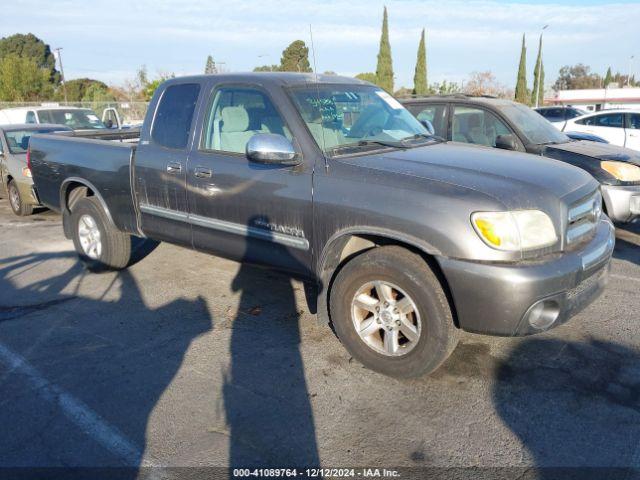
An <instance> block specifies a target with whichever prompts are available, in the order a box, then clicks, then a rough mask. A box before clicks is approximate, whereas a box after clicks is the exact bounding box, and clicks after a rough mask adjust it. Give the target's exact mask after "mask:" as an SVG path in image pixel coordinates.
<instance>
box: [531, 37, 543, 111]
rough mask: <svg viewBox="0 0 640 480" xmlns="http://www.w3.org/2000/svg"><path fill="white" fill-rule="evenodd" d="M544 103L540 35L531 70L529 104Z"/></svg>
mask: <svg viewBox="0 0 640 480" xmlns="http://www.w3.org/2000/svg"><path fill="white" fill-rule="evenodd" d="M542 103H544V65H543V64H542V35H540V43H539V44H538V58H537V59H536V66H535V69H534V70H533V90H532V92H531V105H536V106H538V105H539V104H542Z"/></svg>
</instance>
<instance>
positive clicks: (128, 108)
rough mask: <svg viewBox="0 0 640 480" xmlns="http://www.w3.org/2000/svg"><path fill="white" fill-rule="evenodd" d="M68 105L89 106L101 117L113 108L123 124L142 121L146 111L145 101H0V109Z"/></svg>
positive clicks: (146, 104) (133, 123)
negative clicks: (108, 109)
mask: <svg viewBox="0 0 640 480" xmlns="http://www.w3.org/2000/svg"><path fill="white" fill-rule="evenodd" d="M52 106H68V107H81V108H90V109H91V110H93V111H94V112H96V113H97V114H98V116H99V117H102V112H103V111H104V109H105V108H115V109H116V110H117V111H118V115H120V119H121V121H122V123H123V124H125V125H135V124H139V123H142V121H143V120H144V116H145V114H146V113H147V107H148V106H149V104H148V103H147V102H68V103H65V102H0V109H3V108H15V107H52Z"/></svg>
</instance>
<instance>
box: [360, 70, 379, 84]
mask: <svg viewBox="0 0 640 480" xmlns="http://www.w3.org/2000/svg"><path fill="white" fill-rule="evenodd" d="M356 78H357V79H358V80H364V81H365V82H369V83H375V84H377V83H378V79H377V78H376V74H375V73H372V72H366V73H359V74H357V75H356Z"/></svg>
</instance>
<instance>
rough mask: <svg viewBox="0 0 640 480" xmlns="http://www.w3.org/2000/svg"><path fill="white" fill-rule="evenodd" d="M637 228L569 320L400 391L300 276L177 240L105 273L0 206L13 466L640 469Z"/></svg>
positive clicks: (3, 402) (4, 383) (40, 217)
mask: <svg viewBox="0 0 640 480" xmlns="http://www.w3.org/2000/svg"><path fill="white" fill-rule="evenodd" d="M639 232H640V228H638V227H635V228H629V229H625V230H620V231H619V232H618V243H617V246H616V251H615V258H614V260H613V264H612V271H611V277H610V281H609V285H608V287H607V290H606V292H605V293H604V295H603V296H602V297H601V298H600V299H599V300H598V301H597V302H596V303H594V304H593V305H591V306H590V307H589V308H588V309H586V310H585V311H584V312H582V313H581V314H580V315H579V316H577V317H575V318H574V319H573V320H572V321H570V322H569V323H568V324H566V325H563V326H561V327H558V328H557V329H555V330H552V331H551V332H549V333H545V334H542V335H538V336H534V337H528V338H519V339H514V338H491V337H484V336H479V335H471V334H465V335H464V336H463V337H462V340H461V342H460V344H459V346H458V347H457V349H456V351H455V352H454V354H453V355H452V357H451V358H450V359H449V360H448V361H447V362H446V363H445V364H444V366H443V367H442V368H441V369H440V370H438V371H437V372H436V373H434V374H433V375H431V376H430V377H425V378H420V379H416V380H409V381H407V380H402V381H400V380H394V379H391V378H387V377H384V376H381V375H379V374H376V373H373V372H371V371H369V370H366V369H364V368H363V367H362V366H361V365H359V364H358V363H357V362H356V361H354V360H352V359H350V358H349V355H348V354H347V353H346V351H345V350H344V349H343V348H342V347H341V345H340V342H339V341H338V340H337V339H336V337H335V336H334V335H333V334H332V332H331V330H330V329H329V328H328V327H327V326H321V325H318V324H317V322H316V320H315V317H314V316H313V315H311V314H309V313H308V312H307V307H306V304H305V302H304V295H303V287H302V285H301V284H300V283H298V282H296V281H292V280H291V279H289V278H287V277H286V276H282V275H280V274H277V273H275V272H271V271H266V270H259V269H254V268H252V267H247V266H241V265H239V264H236V263H233V262H229V261H226V260H222V259H219V258H215V257H212V256H207V255H204V254H200V253H196V252H193V251H190V250H188V249H184V248H179V247H175V246H172V245H168V244H161V245H159V246H158V247H157V248H156V249H155V250H154V251H152V252H151V253H150V254H149V255H148V256H147V257H146V258H145V259H143V260H142V261H140V262H139V263H137V264H136V265H134V266H132V267H131V268H130V269H128V270H126V271H122V272H117V273H103V274H93V273H90V272H87V271H85V270H84V269H83V268H82V266H81V265H80V264H79V262H78V261H77V259H76V255H75V252H74V251H73V245H72V242H71V241H69V240H67V239H65V238H64V236H63V233H62V228H61V221H60V218H59V217H58V216H57V215H56V214H54V213H52V212H42V213H38V214H36V215H34V216H31V217H25V218H19V217H16V216H14V215H13V214H12V213H11V211H10V210H9V208H8V207H7V205H6V199H2V200H1V201H0V286H1V288H0V425H1V426H2V428H0V466H2V467H7V466H27V467H31V466H154V465H158V466H228V465H232V466H249V465H256V466H267V465H279V466H294V465H298V466H301V465H308V466H319V465H322V466H325V467H346V466H360V467H373V466H379V467H385V466H386V467H400V466H421V465H429V466H446V467H451V466H480V467H482V466H490V467H495V466H515V467H545V466H554V467H557V466H605V467H610V466H618V467H629V466H633V467H636V468H637V467H640V335H639V334H638V332H639V329H638V323H639V321H640V234H639Z"/></svg>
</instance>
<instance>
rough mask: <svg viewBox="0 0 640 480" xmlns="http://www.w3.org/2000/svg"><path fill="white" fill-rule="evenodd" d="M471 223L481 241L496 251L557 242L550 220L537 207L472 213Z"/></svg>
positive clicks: (540, 246)
mask: <svg viewBox="0 0 640 480" xmlns="http://www.w3.org/2000/svg"><path fill="white" fill-rule="evenodd" d="M471 223H472V224H473V228H474V229H475V230H476V232H477V234H478V235H479V236H480V238H481V239H482V240H483V241H484V243H486V244H487V245H489V246H490V247H492V248H496V249H498V250H505V251H509V252H517V251H525V250H535V249H538V248H543V247H548V246H549V245H553V244H554V243H556V242H557V241H558V237H557V235H556V229H555V228H554V226H553V222H552V221H551V219H550V218H549V216H548V215H547V214H546V213H544V212H541V211H540V210H515V211H512V212H476V213H474V214H472V215H471Z"/></svg>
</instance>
